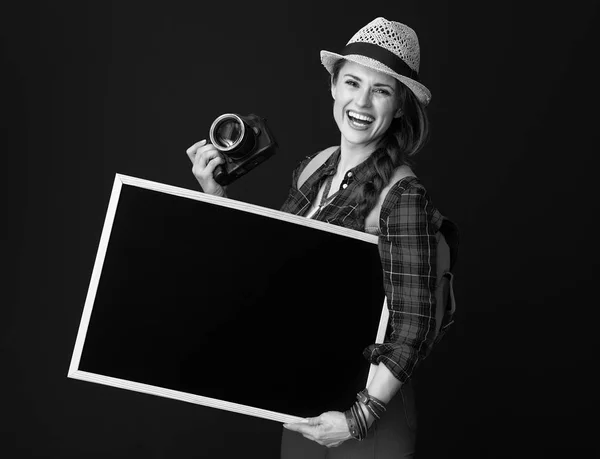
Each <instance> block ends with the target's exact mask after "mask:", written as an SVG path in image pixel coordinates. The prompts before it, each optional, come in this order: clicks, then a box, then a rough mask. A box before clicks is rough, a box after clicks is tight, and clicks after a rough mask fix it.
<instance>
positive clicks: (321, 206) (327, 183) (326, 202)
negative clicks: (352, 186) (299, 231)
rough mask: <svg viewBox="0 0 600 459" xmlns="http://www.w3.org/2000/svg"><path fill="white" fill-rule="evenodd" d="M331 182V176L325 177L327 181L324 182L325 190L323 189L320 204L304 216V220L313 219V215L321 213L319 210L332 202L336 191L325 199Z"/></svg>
mask: <svg viewBox="0 0 600 459" xmlns="http://www.w3.org/2000/svg"><path fill="white" fill-rule="evenodd" d="M332 182H333V174H332V175H330V176H329V177H327V181H326V182H325V188H324V189H323V195H322V196H321V203H320V204H319V205H318V206H317V207H315V208H314V209H313V210H312V211H310V212H309V213H308V214H306V215H305V217H306V218H313V217H314V216H315V215H317V214H318V213H319V212H321V209H323V207H325V206H327V205H328V204H330V203H331V201H333V200H334V199H335V195H336V194H337V191H336V192H335V193H333V194H332V195H331V196H329V197H327V195H328V194H329V190H331V183H332Z"/></svg>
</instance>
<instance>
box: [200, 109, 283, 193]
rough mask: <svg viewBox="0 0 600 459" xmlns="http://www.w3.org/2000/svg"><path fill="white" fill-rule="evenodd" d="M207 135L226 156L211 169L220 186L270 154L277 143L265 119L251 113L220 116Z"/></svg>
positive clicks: (244, 172)
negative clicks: (221, 162)
mask: <svg viewBox="0 0 600 459" xmlns="http://www.w3.org/2000/svg"><path fill="white" fill-rule="evenodd" d="M209 137H210V141H211V143H212V144H213V145H214V146H215V148H216V149H217V150H219V151H220V152H221V153H222V154H223V158H224V159H225V163H224V164H219V165H218V166H217V167H216V168H215V170H214V173H213V176H214V179H215V182H217V183H218V184H219V185H221V186H225V185H228V184H230V183H231V182H233V181H234V180H236V179H238V178H240V177H241V176H242V175H244V174H246V173H247V172H249V171H250V170H252V169H254V168H255V167H256V166H258V165H259V164H260V163H262V162H263V161H264V160H266V159H268V158H270V157H271V156H273V154H275V149H276V147H277V143H276V142H275V138H274V137H273V134H272V133H271V131H269V128H268V127H267V120H266V119H264V118H261V117H260V116H257V115H253V114H250V115H248V116H241V115H236V114H234V113H226V114H224V115H221V116H219V117H218V118H217V119H216V120H215V121H214V122H213V124H212V126H211V127H210V133H209Z"/></svg>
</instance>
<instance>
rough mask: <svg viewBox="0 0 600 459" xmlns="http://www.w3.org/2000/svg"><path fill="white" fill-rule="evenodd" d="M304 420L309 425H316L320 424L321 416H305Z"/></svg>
mask: <svg viewBox="0 0 600 459" xmlns="http://www.w3.org/2000/svg"><path fill="white" fill-rule="evenodd" d="M306 422H307V423H308V425H309V426H316V425H319V424H321V416H317V417H316V418H306Z"/></svg>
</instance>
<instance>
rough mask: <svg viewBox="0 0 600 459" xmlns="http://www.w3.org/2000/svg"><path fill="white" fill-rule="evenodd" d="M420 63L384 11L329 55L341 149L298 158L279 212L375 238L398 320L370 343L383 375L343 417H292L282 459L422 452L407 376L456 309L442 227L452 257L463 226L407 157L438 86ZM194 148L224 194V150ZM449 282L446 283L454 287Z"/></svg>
mask: <svg viewBox="0 0 600 459" xmlns="http://www.w3.org/2000/svg"><path fill="white" fill-rule="evenodd" d="M419 59H420V55H419V44H418V40H417V36H416V34H415V32H414V31H413V30H412V29H410V28H409V27H407V26H406V25H404V24H401V23H398V22H393V21H387V20H386V19H384V18H377V19H375V20H374V21H372V22H370V23H369V24H367V25H366V26H365V27H363V28H362V29H360V30H359V31H358V32H357V33H356V34H355V35H354V36H353V37H352V38H351V39H350V41H349V42H348V44H347V45H346V47H345V48H344V49H343V50H342V52H341V53H340V54H336V53H331V52H328V51H322V52H321V61H322V63H323V65H324V66H325V67H326V68H327V70H328V71H329V72H330V74H331V95H332V97H333V100H334V102H333V116H334V118H335V121H336V123H337V126H338V128H339V130H340V133H341V139H340V145H339V146H337V147H332V148H329V149H327V150H324V151H322V152H320V153H318V154H316V155H314V156H312V157H308V158H306V159H305V160H303V161H302V162H301V163H300V164H299V165H298V167H297V168H296V169H295V170H294V173H293V180H292V186H291V188H290V193H289V196H288V199H287V200H286V202H285V203H284V205H283V206H282V209H281V210H283V211H286V212H291V213H294V214H299V215H304V216H307V217H309V218H315V219H318V220H322V221H326V222H329V223H332V224H336V225H340V226H344V227H348V228H352V229H356V230H360V231H367V232H371V233H373V234H377V235H379V252H380V257H381V263H382V268H383V272H384V289H385V293H386V297H387V303H388V308H389V310H390V322H389V326H388V333H387V336H386V339H385V342H384V343H383V344H373V345H371V346H369V347H368V348H367V349H365V351H364V356H365V357H366V358H367V360H369V361H370V362H371V363H373V364H375V365H377V371H376V373H375V376H374V377H373V378H372V380H371V382H370V384H369V386H368V387H367V388H366V390H364V391H362V392H361V393H359V394H357V402H356V403H355V404H354V405H353V406H352V407H349V409H348V410H347V411H346V412H345V413H342V412H336V411H330V412H326V413H323V414H321V415H320V416H317V417H314V418H309V419H308V420H307V422H303V423H296V424H286V425H284V427H285V428H286V429H284V432H283V438H282V449H281V451H282V457H284V458H293V457H298V458H309V457H310V458H312V457H315V458H316V457H323V458H324V457H343V458H355V457H356V458H359V457H360V458H387V457H412V455H413V454H414V450H415V435H416V423H415V411H414V397H413V391H412V386H411V382H410V381H411V377H412V375H413V373H414V370H415V367H416V366H417V363H418V362H420V361H421V360H422V359H423V358H425V357H426V356H427V355H428V354H429V352H430V350H431V348H432V346H433V344H434V342H436V341H437V340H438V339H439V338H440V337H441V335H442V334H443V332H444V330H445V329H446V327H447V326H448V325H449V324H450V323H451V321H452V320H451V319H452V315H453V312H454V308H453V306H452V307H451V308H449V309H448V310H445V309H440V306H444V307H445V304H443V305H442V303H445V300H446V298H448V297H449V296H448V295H447V292H446V291H443V292H442V293H441V294H440V291H441V290H437V289H438V287H439V286H440V285H441V284H442V283H441V279H442V276H441V275H440V270H439V269H438V268H439V266H437V265H436V264H437V263H438V261H439V257H438V250H437V249H438V247H439V235H440V234H441V233H444V235H445V236H446V239H447V240H448V241H449V243H450V246H451V248H452V249H454V250H453V252H454V253H453V255H455V253H456V241H457V239H456V234H457V233H456V227H455V226H454V225H453V224H452V223H451V222H449V221H448V220H446V219H445V218H444V217H443V216H442V215H441V214H440V213H439V211H438V210H437V209H436V208H435V207H434V206H433V203H432V201H431V199H430V197H429V196H428V194H427V192H426V190H425V189H424V187H423V185H422V184H421V183H420V182H419V180H418V179H417V178H416V176H415V175H414V173H413V172H412V170H411V169H410V167H409V165H408V159H409V157H410V156H413V155H414V154H416V153H417V152H418V151H419V150H420V149H421V148H422V146H423V145H424V143H425V141H426V139H427V134H428V121H427V115H426V111H425V106H426V105H427V104H428V103H429V100H430V99H431V94H430V92H429V90H428V89H427V88H426V87H425V86H423V85H422V84H421V83H419V82H418V70H419ZM187 154H188V156H189V157H190V160H191V161H192V163H193V173H194V175H195V176H196V178H197V180H198V182H199V183H200V185H201V186H202V189H203V190H204V191H205V192H206V193H211V194H215V195H220V196H225V195H226V192H225V189H224V188H223V187H221V186H219V185H218V184H217V183H216V182H215V181H214V180H213V177H212V174H213V171H214V168H215V167H216V166H217V165H218V164H221V163H223V162H224V160H223V159H222V157H221V156H220V154H219V152H218V151H217V150H216V149H215V148H214V147H213V146H212V145H210V144H206V142H205V141H202V142H198V143H197V144H195V145H193V146H192V147H190V148H189V149H188V151H187ZM442 274H443V273H442ZM449 279H450V282H447V283H446V284H445V288H451V280H452V279H451V275H450V276H449ZM436 297H437V298H436ZM436 305H437V308H436ZM300 434H301V435H300ZM356 440H358V441H356ZM332 447H336V448H332Z"/></svg>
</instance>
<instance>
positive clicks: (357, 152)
mask: <svg viewBox="0 0 600 459" xmlns="http://www.w3.org/2000/svg"><path fill="white" fill-rule="evenodd" d="M376 148H377V146H376V145H375V144H367V145H356V144H352V143H349V142H347V141H346V139H344V137H343V136H342V139H341V142H340V162H339V164H338V169H337V172H338V174H339V175H342V176H343V175H344V174H346V172H347V171H349V170H350V169H352V168H353V167H356V166H358V165H359V164H360V163H362V162H363V161H364V160H366V159H367V158H368V157H369V156H371V153H373V152H374V151H375V150H376Z"/></svg>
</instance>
